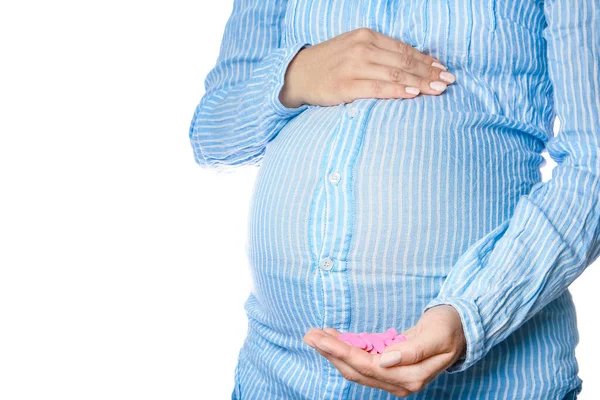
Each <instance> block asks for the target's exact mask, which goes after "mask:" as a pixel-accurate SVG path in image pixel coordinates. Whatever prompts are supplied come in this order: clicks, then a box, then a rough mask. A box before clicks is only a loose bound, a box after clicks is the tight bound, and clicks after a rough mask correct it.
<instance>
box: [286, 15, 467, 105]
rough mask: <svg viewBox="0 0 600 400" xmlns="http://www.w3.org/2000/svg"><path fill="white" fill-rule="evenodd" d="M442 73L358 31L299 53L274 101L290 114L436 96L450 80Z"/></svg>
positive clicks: (403, 48)
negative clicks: (312, 107)
mask: <svg viewBox="0 0 600 400" xmlns="http://www.w3.org/2000/svg"><path fill="white" fill-rule="evenodd" d="M434 63H435V64H434ZM432 64H434V65H432ZM445 69H446V67H444V66H443V65H442V64H441V63H439V60H437V59H436V58H434V57H432V56H430V55H427V54H424V53H422V52H420V51H418V50H417V49H415V48H414V47H412V46H411V45H410V44H407V43H405V42H402V41H400V40H396V39H394V38H392V37H390V36H387V35H384V34H382V33H380V32H377V31H375V30H372V29H370V28H366V27H365V28H358V29H354V30H352V31H348V32H344V33H342V34H341V35H338V36H335V37H333V38H331V39H329V40H326V41H323V42H321V43H318V44H315V45H312V46H308V47H306V48H304V49H302V50H300V51H299V52H298V53H297V54H296V56H295V57H294V58H293V59H292V61H291V62H290V63H289V65H288V68H287V71H286V74H285V78H284V85H283V87H282V90H281V92H280V94H279V100H280V101H281V102H282V104H283V105H285V106H287V107H290V108H292V107H299V106H300V105H302V104H311V105H319V106H333V105H338V104H341V103H350V102H352V101H353V100H355V99H358V98H381V99H386V98H413V97H415V96H417V95H418V94H419V93H422V94H430V95H439V94H441V93H442V92H443V91H444V90H446V87H447V85H449V84H451V83H453V82H454V81H455V79H456V77H455V76H454V75H453V74H451V73H450V72H448V71H446V70H445Z"/></svg>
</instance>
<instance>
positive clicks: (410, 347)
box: [379, 335, 438, 367]
mask: <svg viewBox="0 0 600 400" xmlns="http://www.w3.org/2000/svg"><path fill="white" fill-rule="evenodd" d="M437 353H438V346H437V343H435V341H434V340H433V338H431V337H426V336H425V335H421V336H412V337H411V336H408V339H407V340H405V341H403V342H400V343H396V344H393V345H391V346H388V347H386V348H385V349H384V351H383V354H382V355H381V358H380V359H379V366H380V367H391V366H398V365H410V364H416V363H418V362H421V361H423V360H425V359H427V358H429V357H431V356H434V355H436V354H437Z"/></svg>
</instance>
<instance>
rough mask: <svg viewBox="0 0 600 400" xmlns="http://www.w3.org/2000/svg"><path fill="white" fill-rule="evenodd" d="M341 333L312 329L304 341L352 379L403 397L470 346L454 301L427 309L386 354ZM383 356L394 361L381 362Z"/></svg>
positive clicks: (420, 385)
mask: <svg viewBox="0 0 600 400" xmlns="http://www.w3.org/2000/svg"><path fill="white" fill-rule="evenodd" d="M339 334H340V332H339V331H337V330H335V329H332V328H325V329H323V330H321V329H318V328H311V329H310V330H309V331H308V332H307V333H306V335H305V336H304V339H303V342H304V343H306V344H308V345H309V346H311V347H313V348H314V349H316V350H317V351H318V352H319V353H320V354H321V355H322V356H323V357H325V358H327V359H328V360H329V361H330V362H331V363H332V364H333V365H334V366H335V367H336V368H337V369H338V370H339V371H340V373H341V374H342V375H343V376H344V378H346V379H347V380H349V381H352V382H357V383H360V384H361V385H365V386H370V387H374V388H379V389H383V390H385V391H387V392H389V393H392V394H393V395H395V396H399V397H406V396H409V395H410V394H412V393H415V392H418V391H420V390H421V389H422V388H423V387H425V385H426V384H427V383H429V382H430V381H431V380H433V379H434V378H435V377H436V376H437V375H438V374H440V373H441V372H443V371H444V370H445V369H446V368H448V367H449V366H450V365H452V364H454V362H455V361H456V360H458V359H459V358H460V357H461V356H462V355H463V354H464V352H465V349H466V342H465V337H464V334H463V330H462V324H461V320H460V317H459V315H458V313H457V312H456V310H455V309H454V307H452V306H450V305H439V306H435V307H432V308H430V309H429V310H427V311H426V312H425V313H423V315H422V316H421V318H420V319H419V321H418V322H417V324H416V325H415V326H413V327H411V328H409V329H408V330H406V331H404V332H402V334H404V335H406V336H407V337H408V339H407V340H405V341H403V342H400V343H396V344H393V345H391V346H388V347H386V348H385V350H384V353H383V354H371V353H369V352H367V351H365V350H362V349H360V348H358V347H356V346H351V345H349V344H347V343H345V342H343V341H341V340H339V339H337V336H338V335H339ZM395 352H400V355H401V357H400V358H397V356H398V354H395ZM380 361H383V364H384V365H389V366H381V365H380Z"/></svg>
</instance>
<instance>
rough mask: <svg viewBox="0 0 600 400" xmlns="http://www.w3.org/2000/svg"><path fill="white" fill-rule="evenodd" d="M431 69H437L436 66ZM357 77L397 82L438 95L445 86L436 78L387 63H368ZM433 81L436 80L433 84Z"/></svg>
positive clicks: (424, 92)
mask: <svg viewBox="0 0 600 400" xmlns="http://www.w3.org/2000/svg"><path fill="white" fill-rule="evenodd" d="M431 68H432V69H436V70H439V69H438V68H436V67H431ZM358 77H359V78H363V79H374V80H384V81H389V82H392V83H398V84H401V85H404V86H406V87H414V88H417V89H419V93H421V94H430V95H439V94H441V93H443V92H444V90H446V88H447V84H446V83H445V82H442V81H438V80H437V79H431V78H424V77H421V76H417V75H414V74H412V73H410V72H407V71H405V70H403V69H402V68H399V67H393V66H389V65H381V64H370V65H369V66H368V68H364V69H363V70H362V71H361V72H360V73H359V76H358ZM433 82H437V83H436V84H433V86H432V83H433Z"/></svg>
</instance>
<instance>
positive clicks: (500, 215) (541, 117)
mask: <svg viewBox="0 0 600 400" xmlns="http://www.w3.org/2000/svg"><path fill="white" fill-rule="evenodd" d="M363 26H367V27H370V28H372V29H374V30H377V31H379V32H381V33H383V34H386V35H388V36H391V37H394V38H396V39H399V40H402V41H404V42H406V43H409V44H411V45H412V46H414V47H415V48H417V49H418V50H420V51H423V52H425V53H427V54H430V55H432V56H434V57H436V58H438V59H439V60H441V61H442V63H443V64H444V65H445V66H447V67H448V70H449V71H450V72H452V73H454V74H455V75H456V82H455V83H454V84H452V85H450V86H449V87H448V89H447V90H446V91H445V92H444V93H443V94H441V95H439V96H430V95H419V96H417V97H415V98H413V99H374V98H365V99H358V100H355V101H353V102H351V103H348V104H340V105H338V106H331V107H321V106H314V105H308V104H305V105H302V106H300V107H298V108H287V107H285V106H283V105H282V104H281V103H280V102H279V98H278V95H279V92H280V90H281V88H282V85H283V82H284V76H285V71H286V68H287V66H288V64H289V62H290V61H291V60H292V58H293V57H294V56H295V55H296V53H297V52H298V51H300V50H301V49H302V48H303V47H305V46H311V45H314V44H316V43H319V42H322V41H324V40H328V39H330V38H332V37H334V36H337V35H339V34H341V33H344V32H346V31H349V30H353V29H356V28H359V27H363ZM599 26H600V0H587V1H583V0H582V1H577V2H573V1H568V0H546V1H541V0H538V1H525V0H516V1H501V0H476V1H459V0H448V1H442V0H440V1H429V0H411V1H402V0H354V1H351V0H329V1H327V0H289V1H281V0H235V1H234V3H233V11H232V13H231V16H230V18H229V20H228V22H227V25H226V27H225V32H224V35H223V40H222V44H221V49H220V55H219V58H218V60H217V62H216V65H215V66H214V68H213V69H212V70H211V71H210V72H209V74H208V75H207V77H206V80H205V88H206V91H205V93H204V95H203V97H202V99H201V100H200V102H199V104H198V106H197V108H196V110H195V112H194V115H193V119H192V122H191V126H190V130H189V137H190V140H191V144H192V148H193V152H194V157H195V161H196V162H197V163H198V164H199V165H200V166H201V167H203V168H207V169H212V170H213V171H215V172H216V173H219V174H220V173H230V172H232V171H233V170H235V168H239V167H241V166H260V168H259V169H258V171H257V175H256V176H257V178H256V182H255V187H254V191H253V194H252V200H251V205H250V209H249V210H250V211H249V221H248V225H247V229H248V239H247V244H246V252H247V255H248V260H249V263H250V267H251V272H252V275H251V276H252V290H251V292H250V294H249V296H248V298H247V300H246V302H245V306H244V307H245V311H246V313H247V316H248V333H247V337H246V339H245V341H244V344H243V346H242V348H241V349H240V352H239V360H238V364H237V366H236V369H235V387H234V389H233V392H232V397H233V398H242V399H392V398H396V397H394V396H393V395H391V394H390V393H388V392H385V391H383V390H380V389H376V388H371V387H367V386H364V385H360V384H359V383H356V382H351V381H348V380H345V379H344V377H343V376H342V375H341V374H340V373H339V372H338V371H337V369H336V368H335V367H334V366H333V365H332V364H331V363H329V361H327V360H326V359H325V358H324V357H322V356H321V355H319V354H318V353H317V352H316V351H315V350H314V349H312V348H310V347H309V346H308V345H306V344H304V343H303V342H302V338H303V336H304V335H305V333H306V332H307V331H308V330H309V329H310V328H311V327H321V328H323V327H333V328H335V329H338V330H339V331H341V332H347V331H350V332H363V331H368V332H383V331H385V330H386V329H388V328H390V327H395V328H396V329H397V330H398V332H402V331H403V330H405V329H407V328H409V327H411V326H413V325H414V324H415V323H416V322H417V321H418V319H419V317H420V316H421V314H422V313H423V312H424V311H425V310H426V309H428V308H430V307H433V306H435V305H439V304H449V305H452V306H453V307H455V308H456V309H457V311H458V313H459V314H460V317H461V321H462V324H463V329H464V331H465V336H466V340H467V351H466V356H465V357H464V358H462V359H460V360H458V361H457V362H456V363H455V364H453V365H452V366H451V367H449V368H448V369H447V370H446V371H444V372H443V373H441V374H440V375H438V376H437V377H436V378H435V379H434V380H432V381H431V382H430V383H429V384H428V385H427V386H426V387H425V388H424V389H423V390H422V391H420V392H418V393H416V394H414V395H412V396H411V398H412V399H415V400H416V399H436V400H439V399H545V400H547V399H562V398H563V397H564V396H565V394H566V393H567V392H569V391H571V390H573V389H575V390H576V391H580V390H581V388H582V380H581V379H580V378H579V377H578V376H577V374H578V364H577V360H576V358H575V347H576V345H577V343H578V331H577V323H576V313H575V307H574V304H573V301H572V297H571V294H570V292H569V290H568V286H569V285H570V283H571V282H573V281H574V280H575V279H576V278H577V277H578V276H579V275H580V274H581V273H582V272H583V271H584V269H585V268H586V267H587V266H588V265H590V264H591V263H592V262H593V261H594V260H595V259H596V258H597V257H598V253H599V250H600V241H599V238H600V224H599V222H600V113H599V109H600V67H599V65H600V33H599V32H600V30H599V28H598V27H599ZM555 116H557V117H558V119H559V121H560V129H559V131H558V134H557V135H556V136H554V134H553V122H554V119H555V118H554V117H555ZM544 149H546V150H547V151H548V154H549V156H550V157H552V159H553V160H555V161H556V163H557V165H556V166H555V168H554V169H553V170H552V177H551V179H549V180H548V181H546V182H543V181H542V179H541V172H540V166H541V165H543V162H544V158H543V156H542V155H541V152H542V151H543V150H544Z"/></svg>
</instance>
